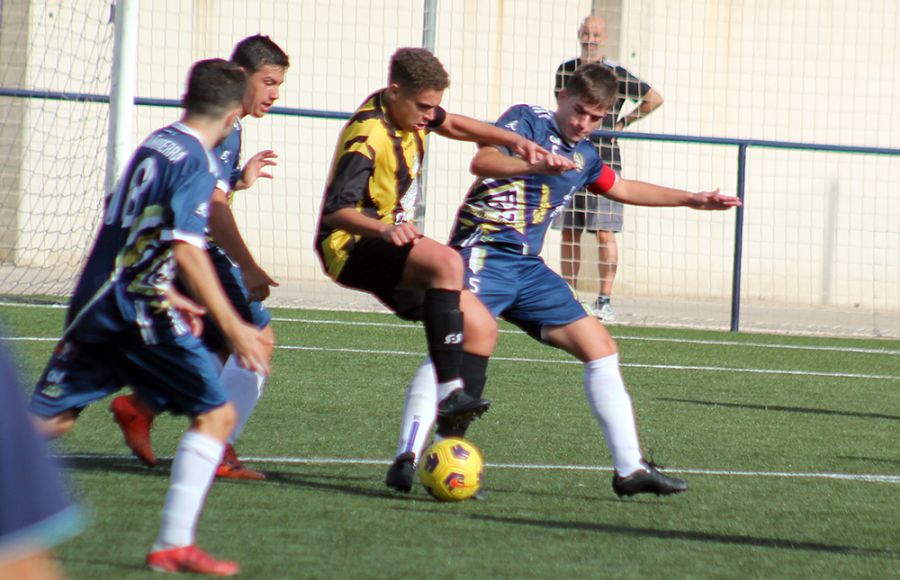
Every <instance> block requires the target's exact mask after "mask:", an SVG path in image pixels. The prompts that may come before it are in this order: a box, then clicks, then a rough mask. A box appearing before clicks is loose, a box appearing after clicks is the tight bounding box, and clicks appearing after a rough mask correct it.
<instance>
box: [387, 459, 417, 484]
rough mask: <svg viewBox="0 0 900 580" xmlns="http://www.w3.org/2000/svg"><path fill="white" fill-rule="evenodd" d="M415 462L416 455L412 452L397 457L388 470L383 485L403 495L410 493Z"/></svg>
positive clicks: (414, 472)
mask: <svg viewBox="0 0 900 580" xmlns="http://www.w3.org/2000/svg"><path fill="white" fill-rule="evenodd" d="M415 460H416V454H415V453H413V452H412V451H406V452H405V453H401V454H400V455H398V456H397V457H396V459H394V462H393V463H391V466H390V467H389V468H388V471H387V475H386V476H385V477H384V484H385V485H386V486H388V487H392V488H394V489H396V490H397V491H402V492H403V493H409V492H410V491H412V485H413V476H415V474H416V465H415Z"/></svg>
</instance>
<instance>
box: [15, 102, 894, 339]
mask: <svg viewBox="0 0 900 580" xmlns="http://www.w3.org/2000/svg"><path fill="white" fill-rule="evenodd" d="M0 97H21V98H40V99H47V100H61V101H79V102H88V103H108V102H109V96H108V95H93V94H87V93H69V92H62V91H35V90H23V89H8V88H2V87H0ZM134 103H135V105H138V106H150V107H173V108H178V107H180V106H181V102H180V101H177V100H173V99H149V98H145V97H137V98H135V100H134ZM269 112H270V113H272V114H275V115H287V116H294V117H311V118H315V119H336V120H346V119H349V118H350V115H351V113H343V112H339V111H324V110H320V109H302V108H295V107H272V109H271V110H270V111H269ZM595 135H597V136H600V137H615V138H616V139H637V140H642V141H664V142H672V143H698V144H702V145H726V146H732V147H737V150H738V164H737V196H738V197H739V198H740V200H741V202H743V201H744V186H745V180H746V175H747V149H748V148H750V147H758V148H766V149H792V150H799V151H828V152H832V153H860V154H866V155H888V156H900V149H894V148H888V147H862V146H854V145H832V144H822V143H800V142H792V141H770V140H764V139H736V138H731V137H700V136H694V135H673V134H666V133H640V132H636V131H625V132H622V131H608V130H600V131H596V133H595ZM743 251H744V208H743V206H742V207H739V208H737V212H736V215H735V224H734V263H733V265H732V280H731V324H730V327H731V331H732V332H738V331H739V330H740V318H741V261H742V259H743Z"/></svg>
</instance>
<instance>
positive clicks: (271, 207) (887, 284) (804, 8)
mask: <svg viewBox="0 0 900 580" xmlns="http://www.w3.org/2000/svg"><path fill="white" fill-rule="evenodd" d="M428 5H430V4H429V3H428V2H427V1H425V0H405V1H404V0H373V1H371V2H364V3H362V2H352V1H346V0H344V1H335V2H323V1H314V0H309V1H306V0H304V1H302V2H293V1H287V0H273V1H271V2H262V3H259V2H243V1H239V0H217V1H215V2H212V1H207V0H196V1H192V2H183V1H179V0H153V1H149V0H145V1H144V2H142V3H141V10H140V38H139V57H138V58H139V62H138V75H137V76H138V86H137V95H138V96H139V97H144V98H151V99H160V100H163V101H166V102H168V103H171V104H173V105H174V104H175V103H176V102H177V100H178V98H179V97H180V95H181V93H182V91H183V83H184V77H185V74H186V72H187V70H188V67H189V66H190V64H191V63H192V62H193V61H195V60H197V59H200V58H207V57H212V56H220V57H228V56H229V54H230V52H231V49H232V47H233V45H234V44H235V43H236V42H237V41H238V40H240V39H241V38H244V37H245V36H248V35H250V34H255V33H258V32H262V33H264V34H268V35H270V36H271V37H272V38H273V39H274V40H275V41H276V42H277V43H279V45H281V46H282V47H283V48H284V49H285V50H286V51H287V52H288V54H289V55H290V57H291V62H292V66H291V69H290V70H289V72H288V74H287V77H286V82H285V84H284V86H283V90H282V95H281V99H280V101H279V102H278V103H277V105H278V106H281V107H284V109H282V110H280V111H275V112H273V113H271V114H269V115H268V116H266V117H265V118H263V119H259V120H256V119H250V118H248V119H246V120H245V125H244V127H245V132H244V134H245V142H244V154H245V158H246V157H248V156H249V155H252V154H253V153H254V152H256V151H259V150H261V149H267V148H272V149H274V150H276V151H277V152H278V154H279V167H277V168H276V169H275V174H276V178H275V179H274V180H272V181H265V180H264V181H261V182H260V183H259V184H258V185H256V186H255V187H254V188H252V189H251V190H249V191H246V192H241V193H240V194H239V195H238V197H237V199H236V202H235V211H236V214H237V217H238V220H239V223H240V225H241V227H242V229H243V232H244V234H245V236H246V238H247V240H248V242H249V243H250V245H251V249H252V250H253V252H254V253H255V255H256V256H257V259H258V261H259V262H260V264H262V265H263V266H264V267H265V268H266V269H267V270H268V271H269V272H270V273H271V274H272V275H273V276H274V277H275V278H277V279H278V280H279V281H280V282H281V283H282V287H281V288H278V289H276V290H275V292H274V293H273V297H272V301H273V303H274V304H283V305H291V306H312V307H326V308H373V307H376V305H375V304H374V302H373V301H371V300H368V299H367V298H365V297H364V296H363V295H361V294H358V293H351V292H344V291H341V290H340V289H338V288H337V287H336V286H335V285H334V284H333V283H331V282H330V281H329V280H327V279H326V278H325V277H324V276H323V275H322V273H321V271H320V268H319V264H318V261H317V258H316V257H315V255H314V252H313V250H312V241H313V238H314V235H315V229H316V222H317V218H318V210H319V203H320V198H321V194H322V189H323V185H324V182H325V178H326V174H327V171H328V167H329V163H330V160H331V156H332V153H333V147H334V143H335V140H336V138H337V135H338V132H339V130H340V127H341V125H342V123H343V121H342V120H341V119H340V118H324V117H322V116H320V115H318V112H321V111H327V112H330V113H349V112H351V111H352V110H353V109H354V108H355V107H356V106H357V105H358V104H359V103H360V102H361V101H362V100H363V98H365V97H366V96H367V95H368V94H369V93H370V92H372V91H374V90H376V89H378V88H380V87H382V86H383V85H384V84H385V81H386V73H387V63H388V59H389V57H390V55H391V54H392V53H393V52H394V50H396V49H397V48H398V47H401V46H421V45H422V43H423V36H424V34H423V32H424V30H423V29H424V22H425V21H426V19H425V13H426V11H425V8H426V6H428ZM434 5H435V6H436V12H435V19H434V22H435V29H434V32H435V35H434V38H435V52H436V54H437V55H438V56H439V57H440V58H441V60H442V61H443V62H444V64H445V66H446V67H447V69H448V71H449V72H450V75H451V86H450V88H449V90H448V91H447V93H446V95H445V98H444V105H445V106H446V107H447V108H448V109H449V110H451V111H453V112H458V113H463V114H467V115H470V116H473V117H476V118H479V119H485V120H493V119H495V118H496V117H497V116H498V115H499V114H500V113H502V112H503V110H505V109H506V108H507V107H508V106H510V105H513V104H516V103H521V102H527V103H533V104H538V105H543V106H546V107H548V108H551V109H552V108H553V107H554V106H555V101H554V97H553V87H554V73H555V71H556V68H557V67H558V66H559V64H560V63H561V62H563V61H564V60H567V59H570V58H573V57H575V56H578V55H579V52H580V46H579V41H578V27H579V24H580V22H581V20H582V19H583V18H584V17H585V16H587V15H588V14H590V13H591V11H592V10H596V11H597V12H598V13H599V14H600V15H601V16H603V17H604V18H605V19H606V24H607V33H608V39H607V42H606V45H605V47H604V50H605V54H606V55H607V56H608V57H610V58H611V59H613V60H615V61H617V62H619V63H620V64H622V65H624V66H625V67H627V68H628V69H629V70H631V71H632V72H634V73H635V74H636V75H638V76H639V77H640V78H642V79H644V80H646V81H647V82H648V83H650V84H651V85H652V86H653V88H654V89H656V90H657V91H658V92H659V93H660V94H661V95H662V96H663V97H664V104H663V105H662V106H661V107H660V108H659V109H658V110H656V111H654V112H653V113H652V114H650V115H649V116H648V117H647V118H646V119H644V120H641V121H640V122H638V123H635V124H634V125H632V126H631V127H629V129H628V130H629V131H639V132H642V133H654V134H672V135H695V136H707V137H728V138H746V139H764V140H779V141H791V142H804V143H832V144H840V145H853V146H871V147H883V148H888V147H897V146H898V145H900V141H898V139H897V137H896V136H897V135H900V116H898V115H896V114H894V113H893V112H892V109H891V107H890V106H887V105H885V103H890V102H891V99H893V98H894V97H895V96H896V95H898V94H900V62H898V59H900V41H898V38H900V37H898V35H897V34H896V30H898V29H900V9H898V5H897V3H896V2H894V1H893V0H867V1H866V2H863V3H862V4H860V3H858V2H852V1H850V0H835V1H833V2H829V3H827V4H826V5H824V6H822V5H820V3H816V2H799V3H788V4H785V3H781V2H774V1H770V0H748V1H747V2H742V3H733V2H722V1H719V0H686V1H685V2H668V1H665V0H601V1H594V2H591V1H587V0H560V1H558V2H553V3H549V2H542V1H539V0H520V1H517V2H503V1H500V0H485V1H479V2H475V1H469V0H439V1H437V2H435V3H434ZM0 6H2V18H3V19H2V22H0V56H2V58H0V91H2V92H0V106H2V112H0V118H2V127H0V144H2V147H0V176H2V181H0V228H2V229H0V294H5V295H13V294H18V295H54V296H64V295H66V294H67V292H68V291H69V289H70V288H71V285H72V283H73V281H74V277H75V276H76V275H77V270H78V266H79V265H80V262H81V259H82V257H83V256H84V253H85V252H86V251H87V249H89V246H90V242H91V235H92V233H93V230H94V227H95V224H96V220H97V218H98V217H99V208H100V203H101V200H102V197H103V191H102V187H103V181H104V176H103V172H104V168H105V159H106V151H105V148H106V138H107V105H106V104H104V103H94V102H88V101H85V100H84V98H82V99H81V100H79V99H78V98H77V96H76V97H74V98H73V97H72V94H77V95H105V94H108V90H109V69H110V62H111V58H112V55H111V53H112V37H113V30H112V24H111V23H110V1H109V0H80V1H75V0H56V1H52V2H51V1H48V0H3V1H2V3H0ZM16 91H19V92H16ZM59 92H64V93H67V95H62V97H63V98H60V95H58V94H55V93H59ZM70 93H71V94H70ZM635 104H636V103H635V102H633V101H629V103H628V104H627V106H626V110H627V109H628V108H629V107H633V106H635ZM178 114H179V111H178V109H177V107H175V106H158V105H153V106H149V105H142V106H138V107H137V109H136V125H135V135H134V139H135V142H137V141H139V140H140V139H141V138H143V136H144V135H146V134H147V133H148V132H149V131H152V130H153V129H155V128H156V127H158V126H161V125H163V124H166V123H169V122H171V121H173V120H175V119H176V118H177V117H178ZM620 145H621V148H622V156H623V174H624V176H625V177H628V178H633V179H641V180H646V181H652V182H658V183H662V184H666V185H671V186H676V187H682V188H687V189H706V188H713V187H721V188H722V190H723V191H724V192H725V193H729V194H734V193H735V191H736V183H737V171H738V164H737V148H736V147H735V146H730V145H709V144H696V143H679V142H661V141H653V140H646V139H641V140H630V139H622V140H620ZM429 146H430V149H429V159H428V164H427V181H426V188H425V192H426V201H427V203H426V216H425V222H424V227H425V229H426V231H427V233H428V234H429V235H431V236H432V237H435V238H436V239H439V240H442V239H445V238H446V236H447V233H448V230H449V227H450V225H451V223H452V220H453V215H454V212H455V209H456V207H457V205H458V203H459V201H460V200H461V199H462V196H463V195H464V193H465V191H466V189H467V188H468V186H469V183H470V181H471V176H470V174H469V173H468V164H469V160H470V158H471V155H472V153H473V147H472V146H471V145H468V144H460V143H455V142H450V141H447V140H445V139H442V138H440V137H432V138H431V139H430V145H429ZM898 191H900V156H897V155H867V154H845V153H830V152H828V153H826V152H818V151H806V150H790V149H770V148H761V147H750V149H749V150H748V154H747V167H746V194H747V198H746V221H745V223H744V237H743V243H744V246H743V262H742V283H741V297H742V310H741V315H742V316H741V326H742V328H743V329H752V330H771V331H777V332H804V333H822V334H847V333H852V334H860V335H869V336H895V337H896V336H900V292H898V290H897V288H900V194H898ZM734 231H735V219H734V212H729V213H727V214H715V215H713V214H709V213H700V212H691V211H689V210H685V209H674V210H671V209H662V210H660V209H646V208H635V207H629V208H626V210H625V222H624V227H623V230H622V232H621V233H620V234H618V236H617V239H618V245H619V264H618V273H617V276H616V278H615V286H614V303H615V305H616V309H617V313H618V315H619V320H620V321H621V322H623V323H625V324H629V323H633V324H661V325H667V324H672V325H678V326H702V327H714V328H727V327H728V323H729V315H730V300H731V280H732V263H733V256H734V246H735V239H734V237H735V236H734ZM598 255H599V254H598V250H597V248H596V243H594V242H593V241H592V239H591V236H590V235H585V236H584V237H583V238H582V261H581V275H580V276H579V280H578V290H579V292H580V293H581V296H582V298H583V299H584V300H586V301H590V300H592V299H593V297H594V296H595V295H596V294H597V292H598V289H599V286H600V284H599V280H598V273H597V268H596V262H597V260H598ZM545 257H546V259H547V261H548V263H549V264H550V265H551V266H553V267H554V268H559V267H560V238H559V233H558V232H552V233H551V235H550V237H549V238H548V241H547V247H546V248H545Z"/></svg>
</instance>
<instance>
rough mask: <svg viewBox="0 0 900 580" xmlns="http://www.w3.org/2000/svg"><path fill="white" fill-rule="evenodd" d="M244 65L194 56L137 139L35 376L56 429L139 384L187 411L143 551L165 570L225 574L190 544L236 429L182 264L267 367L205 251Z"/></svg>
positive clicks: (36, 410)
mask: <svg viewBox="0 0 900 580" xmlns="http://www.w3.org/2000/svg"><path fill="white" fill-rule="evenodd" d="M246 84H247V77H246V75H245V74H244V71H243V70H241V68H240V67H238V66H237V65H235V64H234V63H231V62H229V61H225V60H221V59H212V60H206V61H200V62H198V63H197V64H195V65H194V67H193V68H192V69H191V73H190V77H189V79H188V89H187V92H186V93H185V96H184V99H183V103H184V108H185V113H184V115H183V117H182V119H181V121H179V122H177V123H175V124H173V125H170V126H168V127H164V128H162V129H159V130H157V131H155V132H154V133H153V134H151V135H150V136H149V137H148V138H147V139H146V140H145V141H144V142H143V143H142V144H141V145H140V146H139V147H138V149H137V151H136V152H135V154H134V156H133V157H132V158H131V161H130V162H129V164H128V167H127V168H126V170H125V173H124V175H123V177H122V179H121V181H120V183H119V186H118V188H117V190H116V191H115V192H114V193H113V194H112V195H111V196H110V198H109V199H108V200H107V203H106V210H105V212H104V216H103V224H102V227H101V229H100V233H99V235H98V237H97V241H96V243H95V244H94V247H93V249H92V250H91V253H90V255H89V257H88V260H87V263H86V265H85V267H84V269H83V271H82V273H81V276H80V278H79V281H78V284H77V286H76V288H75V292H74V294H73V296H72V300H71V302H70V304H69V310H68V314H67V326H66V328H65V329H64V331H63V337H62V339H61V340H60V342H59V344H58V345H57V347H56V349H55V350H54V353H53V355H52V357H51V358H50V361H49V363H48V364H47V367H46V369H45V371H44V373H43V374H42V376H41V378H40V379H39V381H38V384H37V386H36V388H35V391H34V395H33V397H32V401H31V412H32V413H33V414H34V415H35V416H36V418H37V421H38V423H39V425H40V426H41V428H42V430H43V431H44V432H45V433H46V434H47V435H48V436H51V437H58V436H60V435H62V434H64V433H65V432H66V431H68V430H69V429H70V428H71V427H72V426H73V425H74V423H75V420H76V418H77V417H78V415H79V413H80V412H81V411H82V409H84V408H85V407H86V406H88V405H89V404H91V403H93V402H95V401H97V400H98V399H101V398H103V397H105V396H107V395H109V394H110V393H113V392H115V391H117V390H119V389H121V388H122V387H123V386H125V385H131V386H132V387H133V388H135V389H136V390H137V391H138V392H140V393H142V394H144V395H145V396H146V397H147V398H149V399H150V400H154V401H159V402H160V403H161V404H162V405H163V406H164V408H166V409H167V410H170V411H172V412H173V413H179V414H185V415H188V416H189V417H190V418H191V428H190V429H189V430H188V431H187V433H185V435H184V436H183V437H182V439H181V442H180V444H179V446H178V450H177V451H176V454H175V459H174V461H173V463H172V480H171V485H170V487H169V493H168V495H167V497H166V501H165V505H164V508H163V517H162V525H161V527H160V532H159V535H158V536H157V539H156V542H155V544H154V545H153V547H152V548H151V551H150V553H149V554H148V555H147V560H146V563H147V565H148V566H149V567H151V568H153V569H155V570H160V571H165V572H198V573H205V574H216V575H221V576H230V575H234V574H237V573H238V572H239V571H240V566H239V565H238V564H237V563H235V562H229V561H218V560H215V559H214V558H213V557H212V556H210V555H209V554H206V553H205V552H203V551H202V550H200V549H199V548H197V547H196V546H195V545H194V530H195V528H196V525H197V521H198V520H199V517H200V512H201V511H202V508H203V503H204V498H205V497H206V494H207V492H208V490H209V487H210V485H211V483H212V480H213V477H214V474H215V470H216V467H217V466H218V465H219V462H220V460H221V458H222V455H223V453H224V448H225V442H226V440H227V438H228V436H229V434H230V433H231V431H232V429H233V428H234V422H235V410H234V405H233V404H231V403H230V402H229V401H228V397H227V395H226V393H225V392H224V390H223V388H222V384H221V380H220V378H219V370H218V367H217V365H216V363H215V361H214V357H213V355H212V354H211V353H210V351H209V350H207V349H206V347H205V346H204V345H203V343H202V342H201V340H200V339H199V338H198V337H197V336H195V335H194V334H193V332H192V328H195V327H193V325H192V324H191V322H192V320H191V317H193V316H196V315H197V314H198V313H200V312H202V310H198V309H196V308H195V307H196V305H191V303H190V302H189V301H187V299H185V298H184V297H180V298H177V303H178V304H181V308H182V310H179V308H178V307H176V297H177V296H178V295H177V294H176V293H174V290H173V282H174V280H175V277H176V276H180V277H182V278H183V279H184V280H185V282H186V283H187V285H188V286H189V287H190V289H191V291H192V293H193V295H194V296H195V297H196V299H197V300H198V301H199V302H200V303H201V304H202V305H203V306H205V308H206V309H208V311H209V314H210V315H211V316H212V318H213V320H214V321H215V323H216V324H217V326H218V327H219V328H220V329H222V331H223V332H224V333H225V335H226V336H227V337H228V340H229V342H230V344H231V345H232V351H233V352H234V354H235V355H236V356H237V357H238V358H239V359H240V361H241V364H243V365H244V366H245V367H246V368H249V369H252V370H254V371H257V372H261V373H267V372H268V364H267V362H266V351H267V350H268V349H270V348H271V346H272V345H271V342H270V340H269V339H268V337H266V336H265V334H264V333H262V332H261V331H259V330H258V329H257V328H255V327H254V326H253V325H251V324H247V323H246V322H244V321H243V320H242V319H241V317H240V315H239V314H238V313H237V312H236V311H235V309H234V307H233V306H231V304H230V302H229V301H228V298H227V297H226V296H225V293H224V292H223V290H222V287H221V285H220V284H218V283H217V282H216V277H215V272H214V269H213V265H212V262H211V260H210V259H209V255H208V254H207V253H206V235H205V232H206V225H207V219H208V215H209V202H210V196H211V195H212V192H213V188H214V187H215V182H216V175H217V167H216V165H217V162H216V159H215V158H214V157H213V156H212V153H211V149H212V148H213V147H215V146H216V145H218V144H219V143H221V141H222V140H223V139H224V138H225V136H226V135H228V134H229V133H230V132H231V130H232V128H233V126H234V122H235V120H236V118H237V117H238V115H239V114H240V111H241V100H242V98H243V95H244V93H245V91H246Z"/></svg>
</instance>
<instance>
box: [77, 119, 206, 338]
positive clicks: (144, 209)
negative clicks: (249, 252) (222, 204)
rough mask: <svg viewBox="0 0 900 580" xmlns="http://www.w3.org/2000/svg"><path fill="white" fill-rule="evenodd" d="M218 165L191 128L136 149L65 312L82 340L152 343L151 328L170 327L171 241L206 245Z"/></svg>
mask: <svg viewBox="0 0 900 580" xmlns="http://www.w3.org/2000/svg"><path fill="white" fill-rule="evenodd" d="M216 175H217V167H216V159H215V157H213V156H212V154H211V153H210V152H208V151H207V150H206V149H205V148H204V147H203V145H202V143H201V141H200V138H199V136H198V135H197V134H196V133H195V132H194V131H193V130H192V129H190V128H189V127H187V126H186V125H183V124H181V123H175V124H174V125H170V126H168V127H165V128H163V129H159V130H157V131H155V132H154V133H152V134H151V135H150V136H149V137H148V138H147V139H146V140H145V141H144V142H143V143H142V144H141V145H140V147H138V149H137V151H136V152H135V154H134V156H133V157H132V158H131V161H130V162H129V164H128V167H127V169H126V171H125V173H124V175H123V176H122V179H121V181H120V182H119V185H118V187H117V189H116V191H115V192H114V193H113V194H112V196H110V198H109V199H108V200H107V204H106V211H105V213H104V217H103V224H102V226H101V229H100V233H99V235H98V237H97V241H96V242H95V244H94V247H93V249H92V250H91V253H90V255H89V256H88V260H87V264H86V265H85V267H84V270H83V271H82V273H81V277H80V278H79V281H78V285H77V286H76V288H75V293H74V295H73V297H72V300H71V303H70V306H69V316H68V322H69V323H72V322H73V320H75V319H76V318H77V319H78V320H77V322H76V324H75V329H74V331H75V332H76V333H77V334H78V336H79V338H81V339H82V340H88V341H90V340H91V338H92V337H97V338H102V337H106V338H108V333H109V332H118V331H122V330H126V329H128V328H132V329H134V328H135V327H137V329H138V330H139V331H140V332H141V336H142V339H143V340H144V342H146V343H148V344H152V343H154V325H155V324H168V325H172V324H175V323H177V322H178V320H176V318H177V315H175V314H174V313H172V312H170V308H169V304H168V301H167V299H166V293H167V292H168V290H169V289H170V288H171V286H172V282H173V280H174V278H175V273H176V264H175V259H174V256H173V254H172V245H173V244H174V243H175V242H185V243H189V244H192V245H194V246H197V247H199V248H205V247H206V238H205V235H204V232H205V229H206V223H207V220H208V215H209V199H210V196H211V195H212V191H213V188H214V187H215V183H216Z"/></svg>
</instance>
